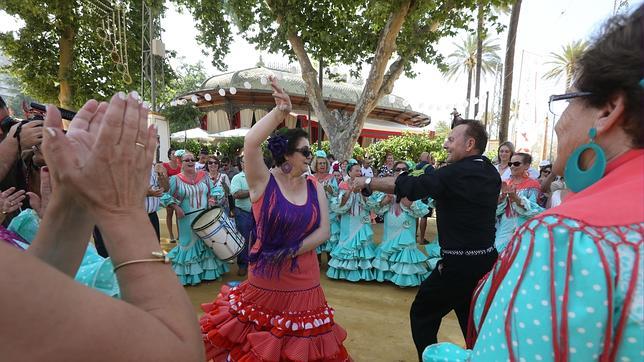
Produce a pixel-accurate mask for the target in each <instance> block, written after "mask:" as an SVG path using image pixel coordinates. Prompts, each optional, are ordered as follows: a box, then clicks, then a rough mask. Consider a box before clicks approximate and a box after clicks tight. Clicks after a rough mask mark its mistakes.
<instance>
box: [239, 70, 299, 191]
mask: <svg viewBox="0 0 644 362" xmlns="http://www.w3.org/2000/svg"><path fill="white" fill-rule="evenodd" d="M269 80H270V82H271V87H272V88H273V97H274V98H275V104H276V107H275V108H273V110H271V111H270V112H269V113H268V114H267V115H265V116H264V117H262V119H260V120H259V122H257V123H255V125H254V126H253V127H252V128H251V129H250V131H248V134H246V137H245V138H244V162H245V163H246V168H245V171H244V172H245V173H246V180H247V181H248V187H249V189H250V199H251V201H255V200H257V199H258V198H259V197H260V196H261V195H262V194H263V193H264V189H265V188H266V185H267V184H268V178H269V173H268V168H267V167H266V165H265V164H264V156H263V154H262V147H261V145H262V142H264V141H265V140H266V139H267V138H268V136H270V134H271V133H272V132H273V131H274V130H275V128H277V126H278V125H279V124H280V123H281V122H282V121H283V120H284V118H285V117H286V115H288V114H289V113H290V112H291V99H290V98H289V96H288V94H286V93H285V92H284V89H283V88H281V87H280V86H279V85H278V84H277V79H276V78H275V77H272V76H271V77H270V78H269Z"/></svg>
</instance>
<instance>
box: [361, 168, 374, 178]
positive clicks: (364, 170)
mask: <svg viewBox="0 0 644 362" xmlns="http://www.w3.org/2000/svg"><path fill="white" fill-rule="evenodd" d="M362 176H364V177H373V169H372V168H371V167H367V168H364V167H362Z"/></svg>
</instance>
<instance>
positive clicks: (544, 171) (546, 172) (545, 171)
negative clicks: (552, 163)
mask: <svg viewBox="0 0 644 362" xmlns="http://www.w3.org/2000/svg"><path fill="white" fill-rule="evenodd" d="M541 173H545V174H546V175H548V174H550V171H548V170H543V171H541Z"/></svg>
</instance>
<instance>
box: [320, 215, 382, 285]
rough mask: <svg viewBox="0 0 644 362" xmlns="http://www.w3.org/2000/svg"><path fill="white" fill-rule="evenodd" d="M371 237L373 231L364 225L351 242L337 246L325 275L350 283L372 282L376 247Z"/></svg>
mask: <svg viewBox="0 0 644 362" xmlns="http://www.w3.org/2000/svg"><path fill="white" fill-rule="evenodd" d="M372 237H373V231H371V228H370V227H369V225H365V226H363V227H362V228H361V229H360V230H359V231H358V232H357V233H356V234H355V235H354V237H353V238H352V239H351V240H349V241H347V242H345V243H343V244H338V245H337V246H336V247H335V248H334V249H333V251H332V252H331V261H330V262H329V269H328V270H327V272H326V275H327V276H328V277H329V278H332V279H345V280H348V281H352V282H357V281H360V280H366V281H370V280H374V279H375V278H376V275H375V273H374V270H373V265H372V261H373V259H374V257H375V256H376V246H375V245H374V243H373V240H372Z"/></svg>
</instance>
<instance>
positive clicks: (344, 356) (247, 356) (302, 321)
mask: <svg viewBox="0 0 644 362" xmlns="http://www.w3.org/2000/svg"><path fill="white" fill-rule="evenodd" d="M201 308H202V309H203V310H204V312H205V314H204V315H203V316H202V317H201V319H200V324H201V332H202V334H203V339H204V343H205V347H206V356H207V358H208V360H212V361H215V362H219V361H227V360H231V361H244V362H250V361H268V362H273V361H274V362H278V361H298V362H299V361H309V362H313V361H332V362H342V361H351V358H350V357H349V354H348V353H347V351H346V349H345V348H344V346H343V344H342V343H343V341H344V340H345V339H346V337H347V333H346V332H345V330H344V329H343V328H342V327H340V326H339V325H338V324H336V323H335V322H334V320H333V309H331V308H329V306H328V304H327V303H326V299H325V297H324V293H323V291H322V288H321V287H320V286H319V285H318V286H316V287H314V288H311V289H306V290H301V291H278V290H270V289H263V288H259V287H256V286H254V285H251V284H250V283H249V282H244V283H242V284H240V285H238V286H237V287H234V288H230V287H228V286H226V285H224V286H223V287H222V288H221V291H220V293H219V295H218V296H217V299H216V300H215V301H214V302H212V303H206V304H203V305H202V306H201Z"/></svg>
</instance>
